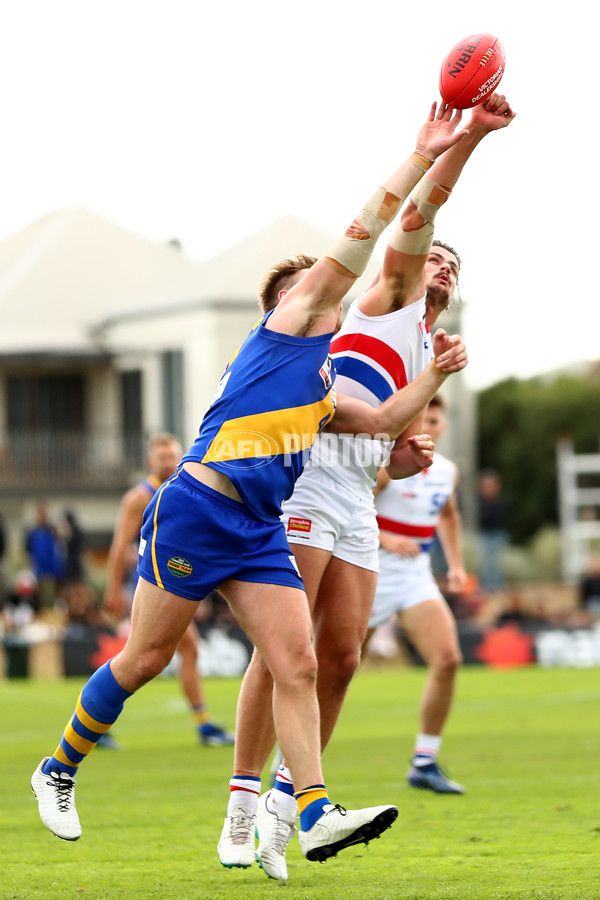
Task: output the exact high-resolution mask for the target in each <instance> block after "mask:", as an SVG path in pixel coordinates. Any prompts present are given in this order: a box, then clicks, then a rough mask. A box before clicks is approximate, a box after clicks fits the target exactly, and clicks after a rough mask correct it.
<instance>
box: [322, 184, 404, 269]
mask: <svg viewBox="0 0 600 900" xmlns="http://www.w3.org/2000/svg"><path fill="white" fill-rule="evenodd" d="M401 203H402V200H401V199H400V197H397V196H396V195H395V194H392V193H391V192H390V191H386V189H385V188H382V187H381V188H378V189H377V191H376V192H375V194H373V196H372V197H371V199H370V200H369V202H368V203H367V205H366V206H365V207H364V209H363V210H362V212H361V214H360V215H359V216H358V217H357V218H356V219H354V221H353V222H352V224H351V225H350V227H349V228H347V229H346V233H345V234H344V235H342V237H340V238H338V239H337V241H335V242H334V243H333V244H332V245H331V247H330V248H329V250H328V251H327V252H326V254H325V258H326V260H327V262H328V263H329V264H330V265H331V266H333V268H334V269H336V271H338V272H341V273H342V274H344V275H349V276H350V277H357V278H358V276H359V275H362V273H363V272H364V271H365V269H366V268H367V264H368V262H369V260H370V258H371V254H372V253H373V250H374V249H375V244H376V243H377V239H378V238H379V237H380V235H381V234H382V232H383V230H384V228H386V226H387V225H388V224H389V223H390V222H391V221H392V219H393V218H394V216H395V215H396V213H397V212H398V210H399V209H400V205H401Z"/></svg>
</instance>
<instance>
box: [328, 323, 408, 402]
mask: <svg viewBox="0 0 600 900" xmlns="http://www.w3.org/2000/svg"><path fill="white" fill-rule="evenodd" d="M344 350H355V351H356V352H357V353H362V354H363V355H364V356H368V357H369V359H372V360H374V361H375V362H376V363H379V365H380V366H383V368H384V369H385V371H386V372H387V373H388V374H389V375H391V377H392V378H393V380H394V384H395V385H396V387H397V388H398V389H399V388H403V387H406V385H407V384H408V380H407V378H406V369H405V367H404V362H403V361H402V357H401V356H400V354H399V353H397V352H396V351H395V350H393V349H392V348H391V347H390V346H389V345H388V344H386V343H385V342H384V341H380V340H379V338H375V337H372V336H371V335H369V334H342V335H340V337H338V338H336V339H335V340H334V341H332V343H331V353H332V354H333V353H343V352H344Z"/></svg>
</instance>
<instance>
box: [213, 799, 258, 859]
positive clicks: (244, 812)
mask: <svg viewBox="0 0 600 900" xmlns="http://www.w3.org/2000/svg"><path fill="white" fill-rule="evenodd" d="M255 828H256V816H253V815H252V813H251V812H250V810H249V809H247V808H246V807H245V806H244V804H243V803H238V804H237V806H236V807H234V810H233V815H232V816H226V818H225V822H224V823H223V831H222V832H221V839H220V841H219V843H218V846H217V853H218V854H219V859H220V860H221V865H222V866H225V868H227V869H247V868H248V866H252V865H254V860H255V858H256V856H255V842H254V831H255Z"/></svg>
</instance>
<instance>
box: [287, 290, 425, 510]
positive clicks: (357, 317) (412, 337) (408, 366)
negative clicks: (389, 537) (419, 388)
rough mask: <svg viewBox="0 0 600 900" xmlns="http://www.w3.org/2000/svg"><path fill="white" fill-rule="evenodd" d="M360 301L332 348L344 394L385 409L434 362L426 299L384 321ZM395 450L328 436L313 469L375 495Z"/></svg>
mask: <svg viewBox="0 0 600 900" xmlns="http://www.w3.org/2000/svg"><path fill="white" fill-rule="evenodd" d="M360 299H361V298H360V297H358V298H357V299H356V300H355V301H354V303H353V304H352V305H351V307H350V309H349V310H348V314H347V316H346V318H345V320H344V324H343V325H342V328H341V329H340V331H339V333H338V334H337V335H336V337H335V338H334V340H333V341H332V343H331V355H332V357H333V361H334V365H335V369H336V372H337V379H336V385H337V389H338V392H339V393H340V394H346V395H347V396H350V397H355V398H357V399H358V400H364V401H365V402H366V403H369V404H370V405H371V406H374V407H376V406H379V405H380V404H382V403H383V402H384V401H385V400H387V399H388V397H391V395H392V394H393V393H395V392H396V391H398V390H400V388H403V387H405V385H407V384H408V383H409V382H411V381H412V380H413V379H414V378H416V376H417V375H418V374H419V373H420V372H422V371H423V369H424V368H425V367H426V366H427V365H428V363H429V362H430V360H431V359H432V358H433V350H432V346H431V344H432V341H431V334H430V332H429V328H428V327H427V325H426V323H425V297H423V298H422V299H421V300H419V301H418V302H417V303H411V304H410V305H409V306H406V307H403V308H402V309H398V310H395V311H394V312H391V313H387V314H386V315H383V316H367V315H365V314H364V313H363V312H361V310H360ZM389 447H390V445H389V444H387V443H386V444H382V443H380V442H378V441H373V440H370V439H366V438H352V439H349V438H348V437H347V436H346V437H344V436H343V435H334V434H324V435H321V436H320V437H319V438H318V439H317V442H316V443H315V445H314V447H313V451H312V456H311V460H310V463H309V466H308V467H307V469H306V470H305V472H304V474H303V476H302V478H304V479H306V478H307V477H310V469H311V468H315V467H319V468H324V469H326V470H327V473H328V474H329V475H330V476H331V477H332V478H334V479H335V480H336V481H339V482H342V483H344V484H350V485H351V486H352V487H353V488H355V489H360V490H361V492H364V491H365V490H366V491H367V492H370V491H372V489H373V487H374V485H375V481H376V478H377V471H378V469H379V468H380V466H381V464H382V460H383V459H384V457H385V454H386V451H387V449H389Z"/></svg>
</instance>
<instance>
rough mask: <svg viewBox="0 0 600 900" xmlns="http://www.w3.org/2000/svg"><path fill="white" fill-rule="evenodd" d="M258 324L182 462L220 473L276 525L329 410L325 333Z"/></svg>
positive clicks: (330, 371) (331, 370)
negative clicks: (293, 331) (286, 330)
mask: <svg viewBox="0 0 600 900" xmlns="http://www.w3.org/2000/svg"><path fill="white" fill-rule="evenodd" d="M269 315H270V313H267V315H266V316H265V317H264V318H263V319H261V320H260V322H258V323H257V324H256V325H255V326H254V328H253V329H252V331H251V332H250V334H249V335H248V337H247V338H246V340H245V341H244V343H243V344H242V345H241V347H240V348H239V350H238V351H237V353H236V354H235V356H234V357H233V359H232V360H231V361H230V363H229V365H228V366H227V369H226V370H225V373H224V375H223V377H222V378H221V380H220V382H219V385H218V387H217V391H216V393H215V396H214V397H213V401H212V404H211V406H210V408H209V410H208V412H207V413H206V415H205V416H204V419H203V420H202V424H201V426H200V432H199V434H198V437H197V439H196V440H195V442H194V443H193V444H192V446H191V448H190V450H189V452H188V453H187V454H186V455H185V456H184V457H183V462H185V461H186V460H193V461H195V462H201V463H204V464H205V465H207V466H211V467H212V468H213V469H218V471H219V472H223V473H224V474H225V475H227V476H228V477H229V478H230V479H231V481H232V482H233V484H234V485H235V488H236V490H237V491H238V493H239V495H240V497H241V498H242V499H243V501H244V503H245V505H246V506H247V507H248V509H249V510H250V511H251V512H252V513H253V514H254V515H255V516H257V517H258V518H260V519H263V520H265V521H276V520H278V519H279V516H280V515H281V504H282V503H283V501H284V500H287V499H288V497H290V496H291V494H292V491H293V489H294V484H295V482H296V480H297V479H298V477H299V476H300V473H301V472H302V469H303V468H304V464H305V462H306V460H307V458H308V455H309V453H310V448H311V447H312V445H313V444H314V442H315V439H316V437H317V435H318V434H319V432H320V431H322V430H323V428H324V427H325V425H326V424H327V422H328V421H329V420H330V419H331V418H332V416H333V414H334V412H335V390H334V388H333V382H334V379H335V370H334V368H333V365H332V361H331V356H330V355H329V345H330V341H331V338H332V335H331V334H323V335H318V336H314V337H293V336H292V335H288V334H279V333H278V332H276V331H269V330H268V329H267V328H265V327H264V324H265V322H266V320H267V318H268V316H269Z"/></svg>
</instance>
